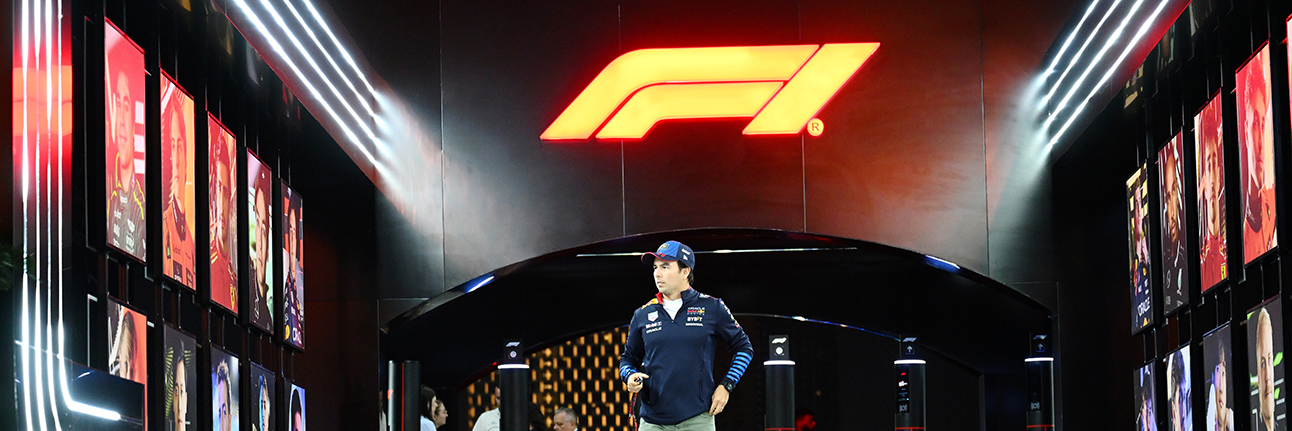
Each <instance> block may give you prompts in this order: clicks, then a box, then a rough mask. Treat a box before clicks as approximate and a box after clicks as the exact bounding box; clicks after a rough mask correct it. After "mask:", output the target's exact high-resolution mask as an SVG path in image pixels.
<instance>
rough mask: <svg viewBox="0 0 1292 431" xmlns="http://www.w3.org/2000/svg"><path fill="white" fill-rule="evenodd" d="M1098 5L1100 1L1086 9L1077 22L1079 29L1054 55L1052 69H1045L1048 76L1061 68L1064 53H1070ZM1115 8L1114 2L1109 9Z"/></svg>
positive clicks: (1096, 0)
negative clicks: (1082, 28)
mask: <svg viewBox="0 0 1292 431" xmlns="http://www.w3.org/2000/svg"><path fill="white" fill-rule="evenodd" d="M1097 5H1099V0H1095V1H1092V2H1090V6H1089V7H1086V13H1085V14H1082V15H1081V21H1077V27H1076V28H1074V29H1072V33H1071V34H1068V40H1065V41H1063V46H1061V47H1059V53H1058V54H1055V55H1054V61H1053V62H1051V63H1050V67H1047V68H1045V73H1046V74H1049V73H1052V72H1054V68H1055V67H1058V66H1059V61H1060V60H1063V53H1065V52H1067V51H1068V46H1070V45H1072V40H1073V39H1076V38H1077V32H1080V31H1081V26H1082V25H1085V23H1086V18H1090V13H1091V12H1094V11H1095V6H1097ZM1115 7H1117V4H1116V3H1115V2H1114V3H1113V5H1112V6H1109V9H1112V8H1115ZM1095 31H1098V27H1096V30H1095ZM1077 56H1078V57H1080V55H1077Z"/></svg>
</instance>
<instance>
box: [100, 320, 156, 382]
mask: <svg viewBox="0 0 1292 431" xmlns="http://www.w3.org/2000/svg"><path fill="white" fill-rule="evenodd" d="M147 325H148V319H146V318H144V316H143V315H142V314H139V312H137V311H134V310H131V309H130V308H128V307H126V306H124V305H121V303H119V302H117V301H116V300H109V301H108V344H109V345H108V371H109V372H111V373H112V375H114V376H117V377H122V378H125V379H129V380H130V381H132V382H137V383H143V384H145V385H146V384H148V357H147V352H148V331H147V329H148V326H147Z"/></svg>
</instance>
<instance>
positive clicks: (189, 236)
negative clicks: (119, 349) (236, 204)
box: [161, 73, 197, 289]
mask: <svg viewBox="0 0 1292 431" xmlns="http://www.w3.org/2000/svg"><path fill="white" fill-rule="evenodd" d="M162 75H163V76H162V80H161V83H162V84H161V86H162V88H161V96H162V114H161V137H162V199H163V202H164V203H162V245H161V246H162V272H164V273H165V274H166V276H167V277H170V278H171V279H172V280H175V281H178V282H179V283H180V284H182V285H184V287H187V288H189V289H197V267H196V262H195V260H194V257H193V256H194V254H195V252H196V241H195V240H194V234H195V232H194V230H193V228H194V222H195V221H196V220H197V216H196V214H194V213H193V205H194V201H196V196H195V194H194V193H195V189H194V184H195V182H196V181H195V180H196V178H195V176H194V175H193V151H194V146H195V141H194V139H195V136H193V118H194V117H193V98H192V97H189V95H188V94H187V93H185V92H184V90H183V89H181V88H180V87H179V86H178V85H176V84H175V82H174V81H172V80H171V78H170V77H169V76H165V74H164V73H163V74H162Z"/></svg>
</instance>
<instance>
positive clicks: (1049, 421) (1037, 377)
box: [1023, 335, 1054, 431]
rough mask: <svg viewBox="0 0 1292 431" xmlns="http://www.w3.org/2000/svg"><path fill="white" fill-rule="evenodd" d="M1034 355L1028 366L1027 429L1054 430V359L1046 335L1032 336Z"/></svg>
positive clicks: (1028, 360)
mask: <svg viewBox="0 0 1292 431" xmlns="http://www.w3.org/2000/svg"><path fill="white" fill-rule="evenodd" d="M1031 349H1032V354H1031V356H1030V357H1028V358H1027V359H1024V360H1023V361H1024V362H1023V363H1024V365H1026V366H1027V429H1028V430H1031V431H1046V430H1052V429H1054V357H1053V356H1051V353H1050V339H1049V337H1048V336H1046V335H1034V336H1032V346H1031Z"/></svg>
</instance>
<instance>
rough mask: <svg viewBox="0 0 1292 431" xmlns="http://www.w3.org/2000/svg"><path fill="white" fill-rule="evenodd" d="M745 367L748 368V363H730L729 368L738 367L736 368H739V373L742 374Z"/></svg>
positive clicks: (734, 368)
mask: <svg viewBox="0 0 1292 431" xmlns="http://www.w3.org/2000/svg"><path fill="white" fill-rule="evenodd" d="M747 368H749V365H745V364H731V369H733V370H737V369H738V370H740V373H741V374H744V372H745V369H747Z"/></svg>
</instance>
